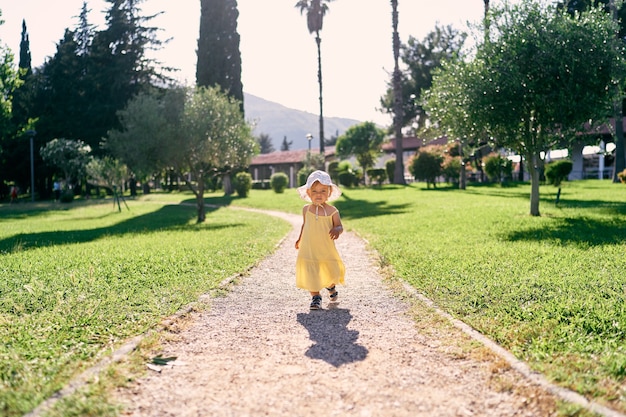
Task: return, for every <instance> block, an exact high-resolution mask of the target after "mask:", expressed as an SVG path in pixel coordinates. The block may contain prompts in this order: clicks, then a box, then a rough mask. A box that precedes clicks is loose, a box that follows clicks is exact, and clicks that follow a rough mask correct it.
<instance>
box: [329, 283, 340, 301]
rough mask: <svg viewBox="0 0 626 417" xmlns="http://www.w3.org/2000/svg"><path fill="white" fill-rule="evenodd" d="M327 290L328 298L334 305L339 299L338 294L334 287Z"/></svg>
mask: <svg viewBox="0 0 626 417" xmlns="http://www.w3.org/2000/svg"><path fill="white" fill-rule="evenodd" d="M326 289H327V290H328V296H329V297H330V302H331V303H336V302H337V299H338V298H339V292H338V291H337V290H336V289H335V286H334V285H333V286H332V287H329V288H326Z"/></svg>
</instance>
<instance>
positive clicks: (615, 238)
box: [504, 217, 626, 246]
mask: <svg viewBox="0 0 626 417" xmlns="http://www.w3.org/2000/svg"><path fill="white" fill-rule="evenodd" d="M504 239H505V240H508V241H512V242H515V241H524V240H526V241H542V240H551V241H556V242H558V243H560V244H562V245H582V246H602V245H618V244H624V243H625V242H626V223H624V222H621V221H619V220H616V219H612V218H607V219H606V220H598V219H589V218H584V217H580V218H561V219H554V220H553V221H552V223H551V225H549V226H546V225H545V224H543V225H542V226H541V228H533V229H528V230H522V231H515V232H512V233H509V234H508V235H506V236H504Z"/></svg>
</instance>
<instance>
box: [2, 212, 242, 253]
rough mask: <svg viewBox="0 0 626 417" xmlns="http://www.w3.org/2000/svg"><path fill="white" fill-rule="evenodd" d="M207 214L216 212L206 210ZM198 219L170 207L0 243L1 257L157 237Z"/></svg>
mask: <svg viewBox="0 0 626 417" xmlns="http://www.w3.org/2000/svg"><path fill="white" fill-rule="evenodd" d="M206 210H207V213H210V212H212V211H215V210H217V209H216V208H211V207H207V208H206ZM196 217H197V212H196V210H195V208H191V209H190V207H188V206H183V205H169V206H164V207H163V208H161V209H159V210H157V211H154V212H152V213H147V214H144V215H142V216H137V217H133V218H131V219H128V220H126V221H123V222H120V223H117V224H115V225H112V226H107V227H100V228H95V229H85V230H62V231H49V232H37V233H22V234H18V235H14V236H11V237H9V238H5V239H2V240H0V254H3V253H8V252H11V251H13V250H14V249H16V248H19V250H29V249H36V248H40V247H48V246H55V245H67V244H74V243H85V242H91V241H94V240H97V239H100V238H102V237H105V236H121V235H125V234H136V233H144V234H145V233H154V232H159V231H164V230H193V229H194V226H192V225H190V222H191V221H192V220H193V219H195V218H196ZM238 226H239V225H238V224H231V223H229V224H209V225H203V227H202V230H203V231H205V230H215V229H223V228H230V227H238Z"/></svg>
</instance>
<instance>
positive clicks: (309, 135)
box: [306, 133, 313, 152]
mask: <svg viewBox="0 0 626 417" xmlns="http://www.w3.org/2000/svg"><path fill="white" fill-rule="evenodd" d="M306 140H308V141H309V152H311V141H312V140H313V135H312V134H310V133H307V134H306Z"/></svg>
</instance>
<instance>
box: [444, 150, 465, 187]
mask: <svg viewBox="0 0 626 417" xmlns="http://www.w3.org/2000/svg"><path fill="white" fill-rule="evenodd" d="M441 172H442V174H443V177H444V178H445V180H446V182H447V183H450V184H458V183H459V177H460V176H461V158H459V157H450V156H448V157H447V158H445V160H444V162H443V167H442V171H441Z"/></svg>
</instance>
